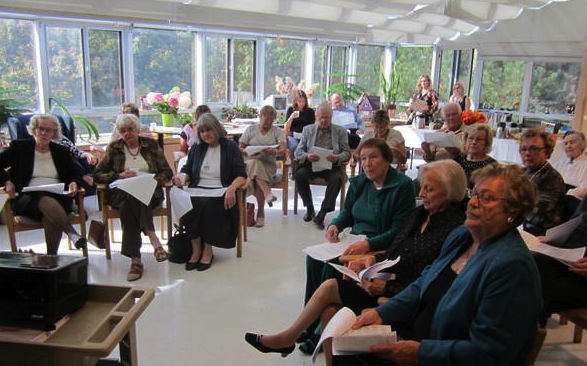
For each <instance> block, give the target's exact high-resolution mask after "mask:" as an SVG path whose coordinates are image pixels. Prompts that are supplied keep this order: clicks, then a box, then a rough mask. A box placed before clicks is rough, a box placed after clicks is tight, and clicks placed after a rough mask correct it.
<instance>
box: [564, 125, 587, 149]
mask: <svg viewBox="0 0 587 366" xmlns="http://www.w3.org/2000/svg"><path fill="white" fill-rule="evenodd" d="M571 135H577V136H579V140H581V151H585V148H586V147H587V142H586V141H585V134H584V133H583V132H581V131H575V130H569V131H567V132H565V134H564V135H563V140H564V139H565V138H566V137H567V136H571Z"/></svg>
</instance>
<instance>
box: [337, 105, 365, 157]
mask: <svg viewBox="0 0 587 366" xmlns="http://www.w3.org/2000/svg"><path fill="white" fill-rule="evenodd" d="M330 105H331V106H332V111H333V113H334V118H333V119H332V123H334V124H335V125H338V126H341V127H343V128H345V129H347V130H348V132H349V135H348V137H349V146H350V148H351V149H356V148H357V147H358V146H359V143H360V142H361V137H360V136H359V135H357V133H363V132H364V131H365V122H364V121H363V119H362V118H361V116H359V114H358V113H357V111H356V110H355V108H353V107H350V106H345V105H344V100H343V99H342V97H341V96H340V94H338V93H334V94H332V95H331V96H330Z"/></svg>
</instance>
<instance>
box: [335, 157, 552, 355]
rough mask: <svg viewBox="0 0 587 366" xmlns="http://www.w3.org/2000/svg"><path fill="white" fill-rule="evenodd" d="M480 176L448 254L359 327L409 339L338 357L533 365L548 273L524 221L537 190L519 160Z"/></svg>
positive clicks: (365, 315)
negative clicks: (541, 272)
mask: <svg viewBox="0 0 587 366" xmlns="http://www.w3.org/2000/svg"><path fill="white" fill-rule="evenodd" d="M473 179H474V181H475V183H476V184H475V188H474V190H473V193H472V195H471V200H470V201H469V205H468V208H467V219H466V220H465V226H464V227H459V228H457V229H455V231H453V232H452V233H451V235H449V237H448V238H447V240H446V242H445V244H444V246H443V249H442V252H441V254H440V257H439V258H438V259H437V260H436V261H435V262H434V263H433V264H432V265H431V266H429V267H428V268H427V269H425V270H424V271H423V272H422V275H421V276H420V278H419V279H418V280H416V281H414V282H413V283H412V284H411V285H410V286H408V287H407V288H406V289H405V290H404V291H402V292H400V293H399V294H398V295H396V296H394V297H392V298H391V299H389V300H388V301H387V302H386V303H384V304H382V305H380V306H378V307H377V308H375V309H370V310H368V311H365V312H363V314H362V315H360V316H359V317H358V319H357V321H356V323H355V324H354V326H353V328H355V329H358V328H360V327H361V326H365V325H371V324H390V325H391V327H392V328H393V329H394V330H396V331H397V332H398V335H399V336H400V338H401V339H402V340H401V341H399V342H397V343H394V344H389V345H377V346H373V347H371V351H372V352H374V354H375V355H372V354H371V355H369V356H360V357H359V358H361V361H359V360H357V359H356V357H352V358H351V360H353V361H355V362H352V361H351V360H349V359H348V358H346V357H343V358H338V357H337V358H335V362H334V364H336V365H340V364H344V365H364V364H387V363H382V359H383V360H386V361H391V362H392V364H401V365H408V364H409V365H416V364H418V365H422V366H425V365H481V366H485V365H487V366H498V365H499V366H504V365H510V366H522V365H527V362H528V360H527V358H528V355H529V353H530V349H531V347H532V345H533V342H534V338H535V336H536V330H537V325H538V316H539V313H540V307H541V299H540V279H539V276H538V271H537V268H536V265H535V264H534V261H533V259H532V255H531V254H530V251H529V250H528V248H527V247H526V244H525V243H524V241H523V240H522V237H521V236H520V234H519V232H518V230H517V229H516V227H517V226H518V225H519V224H520V223H521V222H522V221H523V220H524V218H525V217H526V216H527V215H528V214H530V213H531V212H532V210H533V209H534V206H535V202H536V195H535V192H534V189H533V187H532V184H531V183H530V181H529V180H528V178H527V177H526V176H525V175H524V172H523V170H522V169H521V168H520V167H518V166H515V165H498V164H492V165H489V166H486V167H485V168H482V169H481V170H478V171H476V172H475V173H474V175H473ZM327 356H328V357H327V364H330V361H331V360H330V355H329V354H327ZM364 357H367V358H369V357H370V359H365V358H364ZM376 358H377V359H376ZM343 359H344V361H343ZM340 361H342V362H340Z"/></svg>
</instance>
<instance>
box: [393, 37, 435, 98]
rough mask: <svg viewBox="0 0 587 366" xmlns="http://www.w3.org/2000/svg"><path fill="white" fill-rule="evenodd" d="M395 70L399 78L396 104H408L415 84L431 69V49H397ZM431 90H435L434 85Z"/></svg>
mask: <svg viewBox="0 0 587 366" xmlns="http://www.w3.org/2000/svg"><path fill="white" fill-rule="evenodd" d="M396 57H397V58H396V66H395V67H396V68H397V71H398V74H399V75H400V76H401V80H400V86H399V90H400V92H399V96H398V102H408V100H409V99H410V98H411V97H412V95H414V93H415V92H416V82H417V81H418V80H419V79H420V76H421V75H423V74H426V75H430V70H431V69H432V47H399V48H398V49H397V56H396ZM432 88H433V89H435V90H437V87H436V85H432Z"/></svg>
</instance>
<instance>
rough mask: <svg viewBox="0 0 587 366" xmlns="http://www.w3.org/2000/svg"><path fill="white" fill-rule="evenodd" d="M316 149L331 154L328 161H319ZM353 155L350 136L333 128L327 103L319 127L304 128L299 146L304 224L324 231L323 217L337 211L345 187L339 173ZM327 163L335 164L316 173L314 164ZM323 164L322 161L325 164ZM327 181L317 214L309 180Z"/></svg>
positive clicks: (319, 116) (320, 111) (318, 114)
mask: <svg viewBox="0 0 587 366" xmlns="http://www.w3.org/2000/svg"><path fill="white" fill-rule="evenodd" d="M315 148H322V149H325V150H329V151H331V153H330V154H329V155H327V156H325V157H322V158H321V157H320V155H319V154H317V153H316V151H315ZM350 157H351V152H350V148H349V142H348V134H347V132H346V130H345V129H344V128H343V127H340V126H337V125H333V124H332V107H331V106H330V105H328V104H327V103H323V104H321V105H320V106H318V108H317V110H316V123H315V124H313V125H309V126H306V127H304V130H303V131H302V139H301V141H300V144H299V145H298V147H297V149H296V152H295V158H296V160H298V161H299V162H300V167H299V168H298V169H297V171H296V176H295V181H296V184H297V186H298V192H299V194H300V197H301V199H302V201H303V203H304V206H306V215H305V216H304V221H306V222H308V221H310V220H312V219H313V220H314V223H315V224H316V225H318V226H319V227H321V228H322V227H324V217H325V216H326V214H327V213H328V212H331V211H334V207H335V204H336V197H337V196H338V192H339V191H340V187H341V184H342V179H341V174H340V169H341V165H342V163H343V162H345V161H348V160H349V159H350ZM321 159H326V160H327V161H328V162H330V163H332V168H331V169H325V170H321V171H314V170H315V169H313V168H312V165H313V163H318V162H320V160H321ZM322 162H323V161H322ZM318 177H320V178H324V179H325V180H326V182H327V185H326V194H325V196H324V200H323V201H322V205H321V207H320V211H319V212H318V214H317V215H316V214H315V211H314V203H313V201H312V191H311V190H310V180H311V179H314V178H318Z"/></svg>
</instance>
